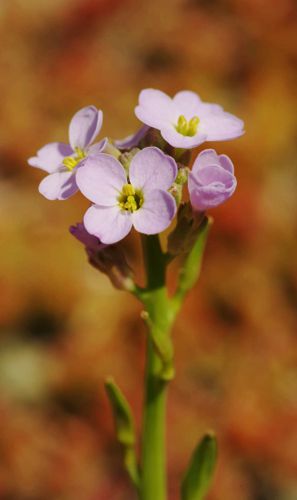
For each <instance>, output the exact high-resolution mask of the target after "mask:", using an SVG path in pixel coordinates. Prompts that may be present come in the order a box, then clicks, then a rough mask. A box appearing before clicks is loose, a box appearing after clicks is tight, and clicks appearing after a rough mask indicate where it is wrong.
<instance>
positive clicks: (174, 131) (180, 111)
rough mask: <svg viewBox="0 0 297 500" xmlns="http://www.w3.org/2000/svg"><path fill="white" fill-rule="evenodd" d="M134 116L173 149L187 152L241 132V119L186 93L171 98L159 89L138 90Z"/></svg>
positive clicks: (233, 136) (195, 95)
mask: <svg viewBox="0 0 297 500" xmlns="http://www.w3.org/2000/svg"><path fill="white" fill-rule="evenodd" d="M135 114H136V116H137V118H139V120H141V121H142V122H143V123H145V124H146V125H148V126H150V127H154V128H156V129H158V130H160V132H161V135H162V137H163V138H164V139H165V140H166V141H167V142H168V143H169V144H170V145H171V146H174V147H177V148H184V149H191V148H194V147H196V146H198V145H199V144H202V143H203V142H205V141H222V140H228V139H234V138H236V137H239V136H241V135H242V134H243V133H244V130H243V126H244V124H243V121H242V120H240V119H239V118H236V117H235V116H234V115H231V114H230V113H226V112H225V111H224V110H223V108H222V107H221V106H219V105H217V104H210V103H206V102H202V101H201V99H200V97H199V96H198V95H197V94H195V93H194V92H191V91H188V90H184V91H181V92H178V93H177V94H176V95H175V96H174V97H173V99H171V98H170V97H169V96H168V95H167V94H165V93H164V92H161V91H160V90H155V89H145V90H142V91H141V92H140V95H139V104H138V106H136V108H135Z"/></svg>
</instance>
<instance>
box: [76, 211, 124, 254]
mask: <svg viewBox="0 0 297 500" xmlns="http://www.w3.org/2000/svg"><path fill="white" fill-rule="evenodd" d="M84 225H85V228H86V230H87V231H88V232H89V233H90V234H93V235H94V236H97V238H99V239H100V241H101V242H102V243H106V244H112V243H116V242H117V241H120V240H122V239H123V238H125V236H127V234H128V233H129V232H130V230H131V228H132V220H131V214H130V212H126V211H123V210H120V208H119V207H118V206H114V207H102V206H99V205H93V206H92V207H90V208H89V209H88V210H87V211H86V213H85V216H84Z"/></svg>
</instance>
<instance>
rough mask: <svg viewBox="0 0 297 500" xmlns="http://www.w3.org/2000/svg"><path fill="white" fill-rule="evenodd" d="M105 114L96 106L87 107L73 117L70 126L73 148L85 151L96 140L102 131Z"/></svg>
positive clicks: (70, 138) (70, 140)
mask: <svg viewBox="0 0 297 500" xmlns="http://www.w3.org/2000/svg"><path fill="white" fill-rule="evenodd" d="M102 121H103V113H102V111H101V110H97V108H95V106H86V107H85V108H82V109H80V110H79V111H78V112H77V113H75V115H74V116H73V118H72V120H71V122H70V125H69V142H70V144H71V146H72V148H73V149H74V148H81V149H84V148H86V147H87V146H89V144H91V142H92V141H93V140H94V139H95V137H96V135H97V134H98V132H99V130H100V129H101V126H102Z"/></svg>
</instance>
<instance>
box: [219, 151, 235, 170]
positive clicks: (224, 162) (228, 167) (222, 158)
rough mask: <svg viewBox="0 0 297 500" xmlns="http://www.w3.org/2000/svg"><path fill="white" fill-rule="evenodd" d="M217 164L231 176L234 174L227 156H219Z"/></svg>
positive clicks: (231, 163)
mask: <svg viewBox="0 0 297 500" xmlns="http://www.w3.org/2000/svg"><path fill="white" fill-rule="evenodd" d="M219 162H220V165H221V167H222V168H224V169H225V170H227V171H228V172H230V173H231V174H234V165H233V162H232V161H231V160H230V158H229V156H227V155H219Z"/></svg>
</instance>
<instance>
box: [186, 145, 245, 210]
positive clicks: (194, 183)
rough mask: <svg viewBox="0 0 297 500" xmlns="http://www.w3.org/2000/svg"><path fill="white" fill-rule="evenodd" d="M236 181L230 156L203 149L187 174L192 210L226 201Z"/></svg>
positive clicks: (207, 207)
mask: <svg viewBox="0 0 297 500" xmlns="http://www.w3.org/2000/svg"><path fill="white" fill-rule="evenodd" d="M236 185H237V181H236V177H235V175H234V167H233V163H232V161H231V160H230V158H229V157H228V156H226V155H224V154H222V155H218V154H217V153H216V152H215V150H214V149H205V150H204V151H202V153H200V154H199V155H198V157H197V158H196V160H195V162H194V165H193V169H192V171H191V172H190V174H189V178H188V188H189V193H190V200H191V204H192V206H193V208H194V210H197V211H200V212H203V211H205V210H207V209H209V208H213V207H216V206H217V205H220V204H221V203H223V202H224V201H226V200H227V199H228V198H230V196H232V194H233V193H234V191H235V189H236Z"/></svg>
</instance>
